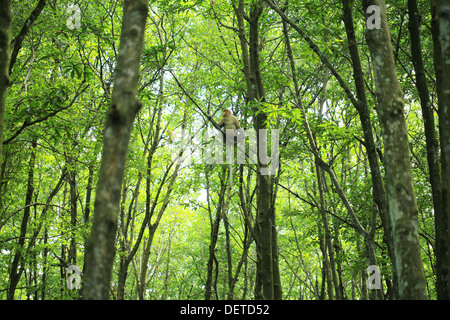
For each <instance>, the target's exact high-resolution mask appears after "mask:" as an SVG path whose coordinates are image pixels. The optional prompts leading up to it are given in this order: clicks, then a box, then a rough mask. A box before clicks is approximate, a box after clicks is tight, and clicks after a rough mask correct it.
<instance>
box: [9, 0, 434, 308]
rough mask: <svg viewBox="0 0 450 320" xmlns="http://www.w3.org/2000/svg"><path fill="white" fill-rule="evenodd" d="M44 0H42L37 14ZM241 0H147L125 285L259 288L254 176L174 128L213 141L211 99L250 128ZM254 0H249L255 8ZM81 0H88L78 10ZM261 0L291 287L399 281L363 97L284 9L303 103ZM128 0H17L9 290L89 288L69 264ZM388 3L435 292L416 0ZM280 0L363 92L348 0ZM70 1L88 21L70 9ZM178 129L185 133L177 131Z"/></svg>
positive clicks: (319, 290)
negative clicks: (361, 111) (208, 156)
mask: <svg viewBox="0 0 450 320" xmlns="http://www.w3.org/2000/svg"><path fill="white" fill-rule="evenodd" d="M41 2H43V3H44V6H43V8H42V11H41V12H40V13H39V14H38V16H37V17H36V19H35V20H34V22H33V23H31V24H30V23H28V22H27V21H29V19H30V15H31V14H32V13H33V11H34V10H35V8H36V7H37V6H39V5H40V3H41ZM238 2H239V1H236V0H228V1H221V0H217V1H180V0H167V1H150V2H149V13H148V19H147V29H146V31H145V41H144V50H143V56H142V60H141V74H140V84H139V89H138V96H139V99H140V101H141V102H142V108H141V109H140V110H139V113H138V114H137V118H136V121H135V123H134V127H133V131H132V136H131V140H130V147H129V153H128V161H127V164H126V171H125V177H124V183H123V185H122V187H121V188H122V195H121V199H120V214H119V225H118V231H117V238H116V249H117V253H116V257H115V263H114V269H113V275H112V282H111V297H112V298H114V299H204V298H205V295H208V291H209V298H211V299H231V298H233V299H253V298H254V290H255V282H256V278H255V277H256V273H255V272H256V251H255V250H256V249H255V241H254V240H255V238H254V230H253V228H252V226H254V225H255V214H256V193H257V192H258V186H257V183H256V181H257V180H256V174H255V171H254V169H252V165H240V164H236V162H235V163H234V164H233V165H232V166H231V168H232V170H233V172H232V177H233V183H232V186H231V187H230V181H229V176H230V175H229V171H228V170H229V168H230V166H229V165H226V164H207V163H205V162H204V161H202V159H196V158H195V157H194V155H192V156H191V157H190V159H186V161H184V162H182V163H179V162H177V161H176V156H177V154H178V152H179V151H180V148H181V146H182V140H181V137H195V138H194V139H193V141H191V143H190V147H192V146H194V144H195V143H198V144H200V145H199V147H200V150H202V149H201V148H204V147H205V145H201V143H202V141H201V137H202V134H203V133H204V132H205V130H206V129H207V128H209V129H213V128H214V127H213V125H212V122H211V121H210V119H209V118H208V117H207V115H210V116H211V117H212V119H214V120H215V121H218V120H219V119H220V114H221V110H222V109H223V108H228V109H230V110H232V111H233V113H234V114H235V115H236V116H237V117H238V119H239V120H240V122H241V125H242V126H243V128H244V129H251V128H252V127H253V125H254V117H255V116H256V115H255V114H254V113H253V111H252V105H251V104H249V103H248V101H247V99H248V97H247V91H246V90H247V85H246V79H245V76H244V74H243V71H242V70H243V56H242V51H241V44H240V39H239V30H238V25H237V18H236V13H235V10H234V8H233V6H236V5H237V3H238ZM251 2H252V1H250V0H248V1H247V0H246V1H245V3H244V2H243V3H244V5H245V8H246V10H247V8H249V7H250V6H251V4H250V3H251ZM286 3H287V2H286ZM72 4H73V5H75V7H76V8H77V9H74V10H68V8H69V6H70V5H72ZM261 5H262V6H263V7H264V10H263V12H262V15H261V17H260V19H259V36H260V40H259V42H260V43H259V48H258V52H259V59H260V68H261V76H262V79H263V84H264V89H265V101H263V102H260V106H259V108H260V110H261V111H264V112H265V114H267V123H268V127H270V128H272V129H274V128H279V129H280V168H279V172H277V174H276V176H275V181H276V185H275V190H276V191H275V192H276V193H275V194H276V202H275V209H276V211H275V213H276V230H277V235H278V238H277V241H278V250H279V252H278V254H279V257H278V259H279V260H278V263H279V269H280V270H279V273H280V282H281V285H282V296H283V299H287V300H288V299H384V298H386V299H388V298H393V293H392V291H393V288H392V286H393V277H392V268H391V265H392V264H391V260H390V259H389V254H388V252H387V247H386V242H385V241H386V239H385V231H384V229H383V226H382V223H381V220H380V216H379V214H378V213H377V207H376V205H375V204H374V199H373V188H372V179H371V175H370V168H369V164H368V157H367V152H366V149H365V147H364V144H365V141H364V140H365V139H364V135H363V131H362V128H361V122H360V118H359V116H358V112H357V110H356V109H355V107H354V106H353V105H352V103H351V101H350V99H349V97H348V95H347V94H346V93H345V91H344V90H343V88H342V86H341V85H340V83H339V81H338V80H337V79H336V77H335V76H334V75H333V74H332V72H330V69H329V68H328V67H327V66H326V65H325V64H324V63H323V61H322V60H321V58H320V55H318V54H316V53H315V52H314V51H313V48H312V46H311V45H310V44H309V43H307V42H306V41H305V39H304V37H302V36H301V35H300V34H299V33H298V32H297V31H296V30H295V29H294V28H292V27H291V25H286V26H285V27H286V28H287V31H288V33H289V40H290V45H291V48H292V55H293V58H294V63H295V74H296V77H297V79H298V85H299V91H300V96H301V99H302V101H303V107H304V108H305V111H306V113H305V115H303V114H302V112H301V109H300V108H299V107H298V102H297V99H298V95H297V94H296V88H295V83H294V82H293V77H292V72H291V66H290V62H289V57H288V52H287V49H286V42H285V41H286V37H285V34H284V32H283V24H282V19H281V18H280V15H279V14H278V13H276V12H275V11H274V10H272V9H271V8H270V7H268V5H267V4H265V3H264V4H261ZM279 5H280V7H281V6H282V5H285V4H284V3H282V2H279ZM122 6H123V1H99V0H93V1H87V0H78V1H75V2H73V3H71V2H69V1H52V0H48V1H37V0H36V1H31V0H29V1H18V0H12V1H11V12H12V17H13V20H12V29H11V39H12V42H11V51H13V48H14V46H15V45H16V44H17V43H18V42H19V41H20V37H19V35H20V34H21V31H23V28H24V26H27V25H29V29H28V30H27V32H26V34H25V35H24V38H23V42H22V43H21V46H20V50H19V51H18V54H17V59H16V61H15V62H14V64H13V65H12V71H11V74H10V81H11V82H10V85H9V87H8V90H7V95H6V109H5V125H4V131H3V163H2V167H1V185H0V297H1V298H2V299H6V298H7V297H8V295H9V294H10V293H11V292H12V295H13V298H15V299H37V300H41V299H42V300H44V299H48V300H52V299H75V298H78V297H79V296H80V291H79V290H76V289H75V290H73V289H70V288H69V287H70V286H69V287H68V285H67V280H68V279H69V280H70V279H71V276H72V275H73V274H72V273H71V272H67V270H68V267H69V266H70V265H75V266H77V267H78V268H79V269H80V270H81V271H82V270H83V266H84V256H85V247H86V243H87V241H88V238H89V235H90V231H91V223H92V217H93V214H94V209H93V208H94V201H95V192H96V183H97V178H98V170H99V165H100V157H101V150H102V138H103V133H104V132H103V130H104V126H105V121H106V118H107V115H108V110H109V107H110V103H111V92H112V87H113V83H114V77H115V73H114V70H115V67H116V61H117V55H118V50H119V45H120V44H119V38H120V30H121V26H122ZM352 7H353V16H354V17H353V19H354V27H355V31H356V40H357V45H358V48H359V52H360V57H361V65H362V69H363V74H364V82H365V90H366V94H367V101H368V106H369V111H370V119H371V121H372V130H373V134H374V139H375V143H376V150H377V154H378V157H379V162H380V168H381V172H382V175H383V178H385V172H384V164H383V157H384V154H383V151H384V149H383V141H382V133H381V129H380V124H379V121H378V115H377V112H376V108H377V106H376V103H375V96H374V92H375V83H374V77H373V73H372V62H371V58H370V53H369V50H368V47H367V44H366V39H365V35H364V33H365V28H366V18H365V16H364V12H363V10H362V7H361V6H360V3H359V1H355V2H354V3H352ZM387 8H388V12H387V16H388V19H389V23H390V28H391V33H392V43H393V50H394V57H395V62H396V68H397V73H398V78H399V81H400V84H401V88H402V90H403V92H404V98H405V117H406V122H407V128H408V134H409V142H410V154H411V161H412V172H413V181H414V190H415V195H416V198H417V205H418V209H419V214H418V219H419V227H418V228H419V235H420V245H421V255H422V263H423V268H424V273H425V277H426V283H427V287H426V294H427V297H428V298H429V299H436V298H437V293H436V288H435V285H436V252H435V250H436V245H435V218H434V209H433V201H432V190H431V186H430V179H429V167H428V164H427V163H428V162H427V161H428V160H427V145H426V141H425V134H424V122H423V118H422V112H421V105H420V100H419V96H418V92H417V88H416V86H415V82H416V78H415V71H414V66H413V64H412V58H411V48H410V33H409V31H408V20H409V16H408V10H407V1H400V0H392V1H387ZM77 10H79V11H77ZM418 10H419V14H420V19H419V22H420V32H421V40H422V42H421V44H422V55H423V59H424V68H425V71H426V77H427V78H426V80H427V83H428V88H429V91H430V98H431V105H432V107H433V109H434V116H435V118H436V121H435V123H436V125H435V126H436V132H438V127H437V123H438V117H437V112H436V110H437V93H436V92H437V91H436V90H437V89H436V85H435V83H436V79H435V74H434V67H433V42H432V38H431V14H430V5H429V2H428V1H424V2H419V8H418ZM77 12H78V13H77ZM285 12H286V13H287V16H289V17H290V19H291V21H292V22H293V23H295V24H296V25H297V26H298V28H300V29H301V30H302V31H303V32H304V33H305V34H306V35H307V36H309V37H310V38H311V39H312V41H314V43H315V44H316V45H317V47H318V48H319V49H320V52H321V54H322V55H324V56H326V58H327V59H328V61H329V63H330V64H331V65H332V66H333V68H334V69H335V70H336V72H337V73H338V74H339V75H340V77H342V79H343V80H344V81H345V82H346V83H347V86H348V88H349V90H350V91H351V92H355V90H356V89H355V83H354V79H353V72H354V71H353V69H352V60H351V58H350V54H349V50H348V40H347V35H346V30H345V27H344V23H343V20H342V19H343V16H342V14H343V13H342V12H343V9H342V2H341V1H330V0H321V1H317V0H307V1H298V0H291V1H289V2H288V4H286V8H285ZM77 14H79V27H76V25H74V24H73V22H74V21H75V20H76V19H78V16H77ZM74 19H75V20H74ZM68 21H69V22H68ZM71 23H72V24H71ZM246 28H248V25H246ZM246 32H248V30H246ZM305 118H306V119H307V120H308V124H309V127H310V129H311V132H312V135H313V137H314V139H315V143H316V146H317V148H318V150H319V151H320V155H321V157H322V159H323V160H324V162H325V163H326V164H328V165H329V167H330V168H331V169H332V170H333V172H334V173H335V175H336V178H337V180H338V182H339V184H340V186H341V188H342V190H343V192H344V194H345V197H346V199H347V200H348V202H349V204H350V205H351V208H352V209H353V212H354V214H355V215H356V217H357V219H358V221H359V223H360V224H361V226H362V227H363V228H364V230H367V231H368V232H369V233H370V234H371V235H372V237H373V243H374V246H373V250H374V252H375V256H376V264H377V265H378V266H379V267H380V270H381V275H382V282H381V285H382V290H381V292H380V290H369V289H368V287H367V279H368V277H369V274H368V273H367V268H368V266H369V265H371V264H373V263H372V262H371V261H370V257H369V253H368V250H367V244H366V241H365V239H364V237H363V235H362V234H361V232H359V231H358V228H357V226H356V225H355V222H354V220H353V217H352V216H351V214H349V211H348V208H347V207H346V205H345V204H344V203H343V201H342V196H341V195H340V194H339V192H338V190H336V186H335V185H334V184H333V182H332V181H331V179H330V176H329V175H328V174H327V173H326V172H325V171H324V170H319V171H318V168H319V167H318V166H316V160H315V157H314V154H313V152H312V150H311V146H310V142H309V141H308V135H307V132H306V129H305V126H304V120H305ZM168 130H173V131H174V132H175V136H176V139H175V142H173V143H170V141H169V139H168V135H167V132H168ZM194 142H195V143H194ZM192 149H193V148H192ZM191 151H193V150H191V149H188V150H185V153H184V155H185V156H186V155H187V154H188V155H189V152H191ZM194 151H195V150H194ZM200 158H201V157H200ZM319 180H320V181H319ZM321 208H322V209H323V210H324V212H325V213H326V214H325V215H322V214H321V211H320V209H321ZM330 244H331V246H330ZM211 249H212V250H211ZM211 252H212V253H213V254H212V255H211ZM72 270H73V269H72ZM16 278H17V283H16V284H15V285H13V286H12V282H14V281H13V280H14V279H16ZM208 279H209V289H208ZM12 287H14V288H12ZM12 289H13V290H12ZM10 298H11V297H10Z"/></svg>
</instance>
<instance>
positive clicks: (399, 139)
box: [363, 0, 426, 299]
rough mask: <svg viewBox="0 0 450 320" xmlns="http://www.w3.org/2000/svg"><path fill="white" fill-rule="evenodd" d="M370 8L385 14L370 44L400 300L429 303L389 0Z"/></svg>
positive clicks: (370, 1)
mask: <svg viewBox="0 0 450 320" xmlns="http://www.w3.org/2000/svg"><path fill="white" fill-rule="evenodd" d="M370 5H376V6H378V7H379V8H380V21H381V28H380V29H376V28H374V29H368V30H367V32H366V38H367V44H368V46H369V50H370V54H371V58H372V63H373V72H374V79H375V85H376V92H375V96H376V99H377V102H378V110H377V111H378V115H379V120H380V125H381V130H382V134H383V141H384V149H385V166H386V187H387V195H388V204H389V214H390V217H391V223H392V236H393V240H394V255H395V267H396V271H397V277H398V289H399V298H400V299H426V292H425V288H426V283H425V277H424V272H423V266H422V259H421V255H420V243H419V232H418V217H417V215H418V209H417V204H416V197H415V194H414V189H413V180H412V172H411V160H410V155H409V142H408V132H407V127H406V120H405V116H404V100H403V92H402V89H401V87H400V83H399V81H398V77H397V72H396V69H395V62H394V55H393V50H392V44H391V34H390V29H389V25H388V21H387V16H386V6H385V3H384V0H364V1H363V8H364V11H365V12H367V7H369V6H370ZM367 18H368V17H367Z"/></svg>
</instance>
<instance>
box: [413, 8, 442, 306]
mask: <svg viewBox="0 0 450 320" xmlns="http://www.w3.org/2000/svg"><path fill="white" fill-rule="evenodd" d="M408 12H409V33H410V37H411V56H412V62H413V64H414V70H415V76H416V88H417V91H418V93H419V97H420V104H421V107H422V117H423V120H424V128H425V141H426V145H427V160H428V169H429V172H430V184H431V191H432V196H433V207H434V225H435V235H436V241H435V243H436V248H435V256H436V292H437V297H438V299H449V298H450V295H449V286H448V285H449V278H448V267H449V266H448V261H446V260H447V252H448V246H449V243H448V239H447V232H446V218H445V215H444V208H443V206H442V186H441V174H440V168H439V144H438V140H437V138H436V132H435V124H434V112H433V108H432V105H431V101H430V93H429V90H428V84H427V79H426V75H425V68H424V66H423V59H422V45H421V40H420V31H419V20H418V15H419V13H418V10H417V1H416V0H408Z"/></svg>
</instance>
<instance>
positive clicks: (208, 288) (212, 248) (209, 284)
mask: <svg viewBox="0 0 450 320" xmlns="http://www.w3.org/2000/svg"><path fill="white" fill-rule="evenodd" d="M228 169H229V167H228ZM226 177H227V167H225V166H223V167H222V173H221V176H220V191H219V195H218V196H219V201H218V204H217V209H216V215H215V218H214V221H212V220H211V221H210V223H211V237H210V244H209V259H208V266H207V271H206V284H205V300H211V295H212V292H213V291H212V288H213V271H214V262H215V261H217V259H216V253H215V252H216V244H217V238H218V234H219V227H220V221H221V220H222V216H223V211H224V208H225V197H226V195H225V192H226V191H227V189H228V190H229V191H230V189H231V188H230V185H229V184H227V181H226ZM228 193H229V192H228ZM228 196H229V194H228ZM227 201H229V198H228V199H227ZM218 268H219V266H218V265H217V263H216V270H217V269H218Z"/></svg>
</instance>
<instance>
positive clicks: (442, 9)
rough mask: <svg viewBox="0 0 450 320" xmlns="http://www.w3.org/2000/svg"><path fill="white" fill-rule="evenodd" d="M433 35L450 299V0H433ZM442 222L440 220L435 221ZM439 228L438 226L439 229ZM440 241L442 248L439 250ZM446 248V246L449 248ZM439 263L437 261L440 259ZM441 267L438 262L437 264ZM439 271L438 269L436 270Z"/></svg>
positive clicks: (445, 284) (445, 289)
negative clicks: (449, 130) (449, 129)
mask: <svg viewBox="0 0 450 320" xmlns="http://www.w3.org/2000/svg"><path fill="white" fill-rule="evenodd" d="M431 10H432V18H433V19H432V24H431V28H432V36H433V46H434V69H435V73H436V88H437V96H438V114H439V133H440V144H441V180H442V184H441V187H442V207H443V214H442V217H441V221H440V225H439V226H438V227H439V233H437V232H436V251H437V254H439V255H441V266H440V267H441V270H440V271H441V273H440V274H439V273H437V272H436V273H437V275H436V276H437V278H438V279H437V280H438V281H440V282H441V287H438V288H437V290H438V292H437V293H438V299H450V279H449V278H450V270H449V269H450V248H449V247H448V246H449V241H450V233H449V231H450V206H449V205H448V204H449V201H450V160H449V159H450V133H449V132H448V128H449V127H450V92H449V91H450V80H449V77H448V76H445V75H446V74H447V75H448V72H449V71H450V65H449V61H450V60H449V59H450V49H449V45H450V31H449V28H450V18H449V15H450V1H448V0H432V1H431ZM435 223H436V224H437V223H438V222H437V221H436V222H435ZM436 231H437V230H436ZM438 242H439V243H440V244H441V245H440V248H439V249H440V251H438ZM445 249H446V250H445ZM436 264H437V261H436ZM436 267H437V266H436ZM436 271H437V270H436Z"/></svg>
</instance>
